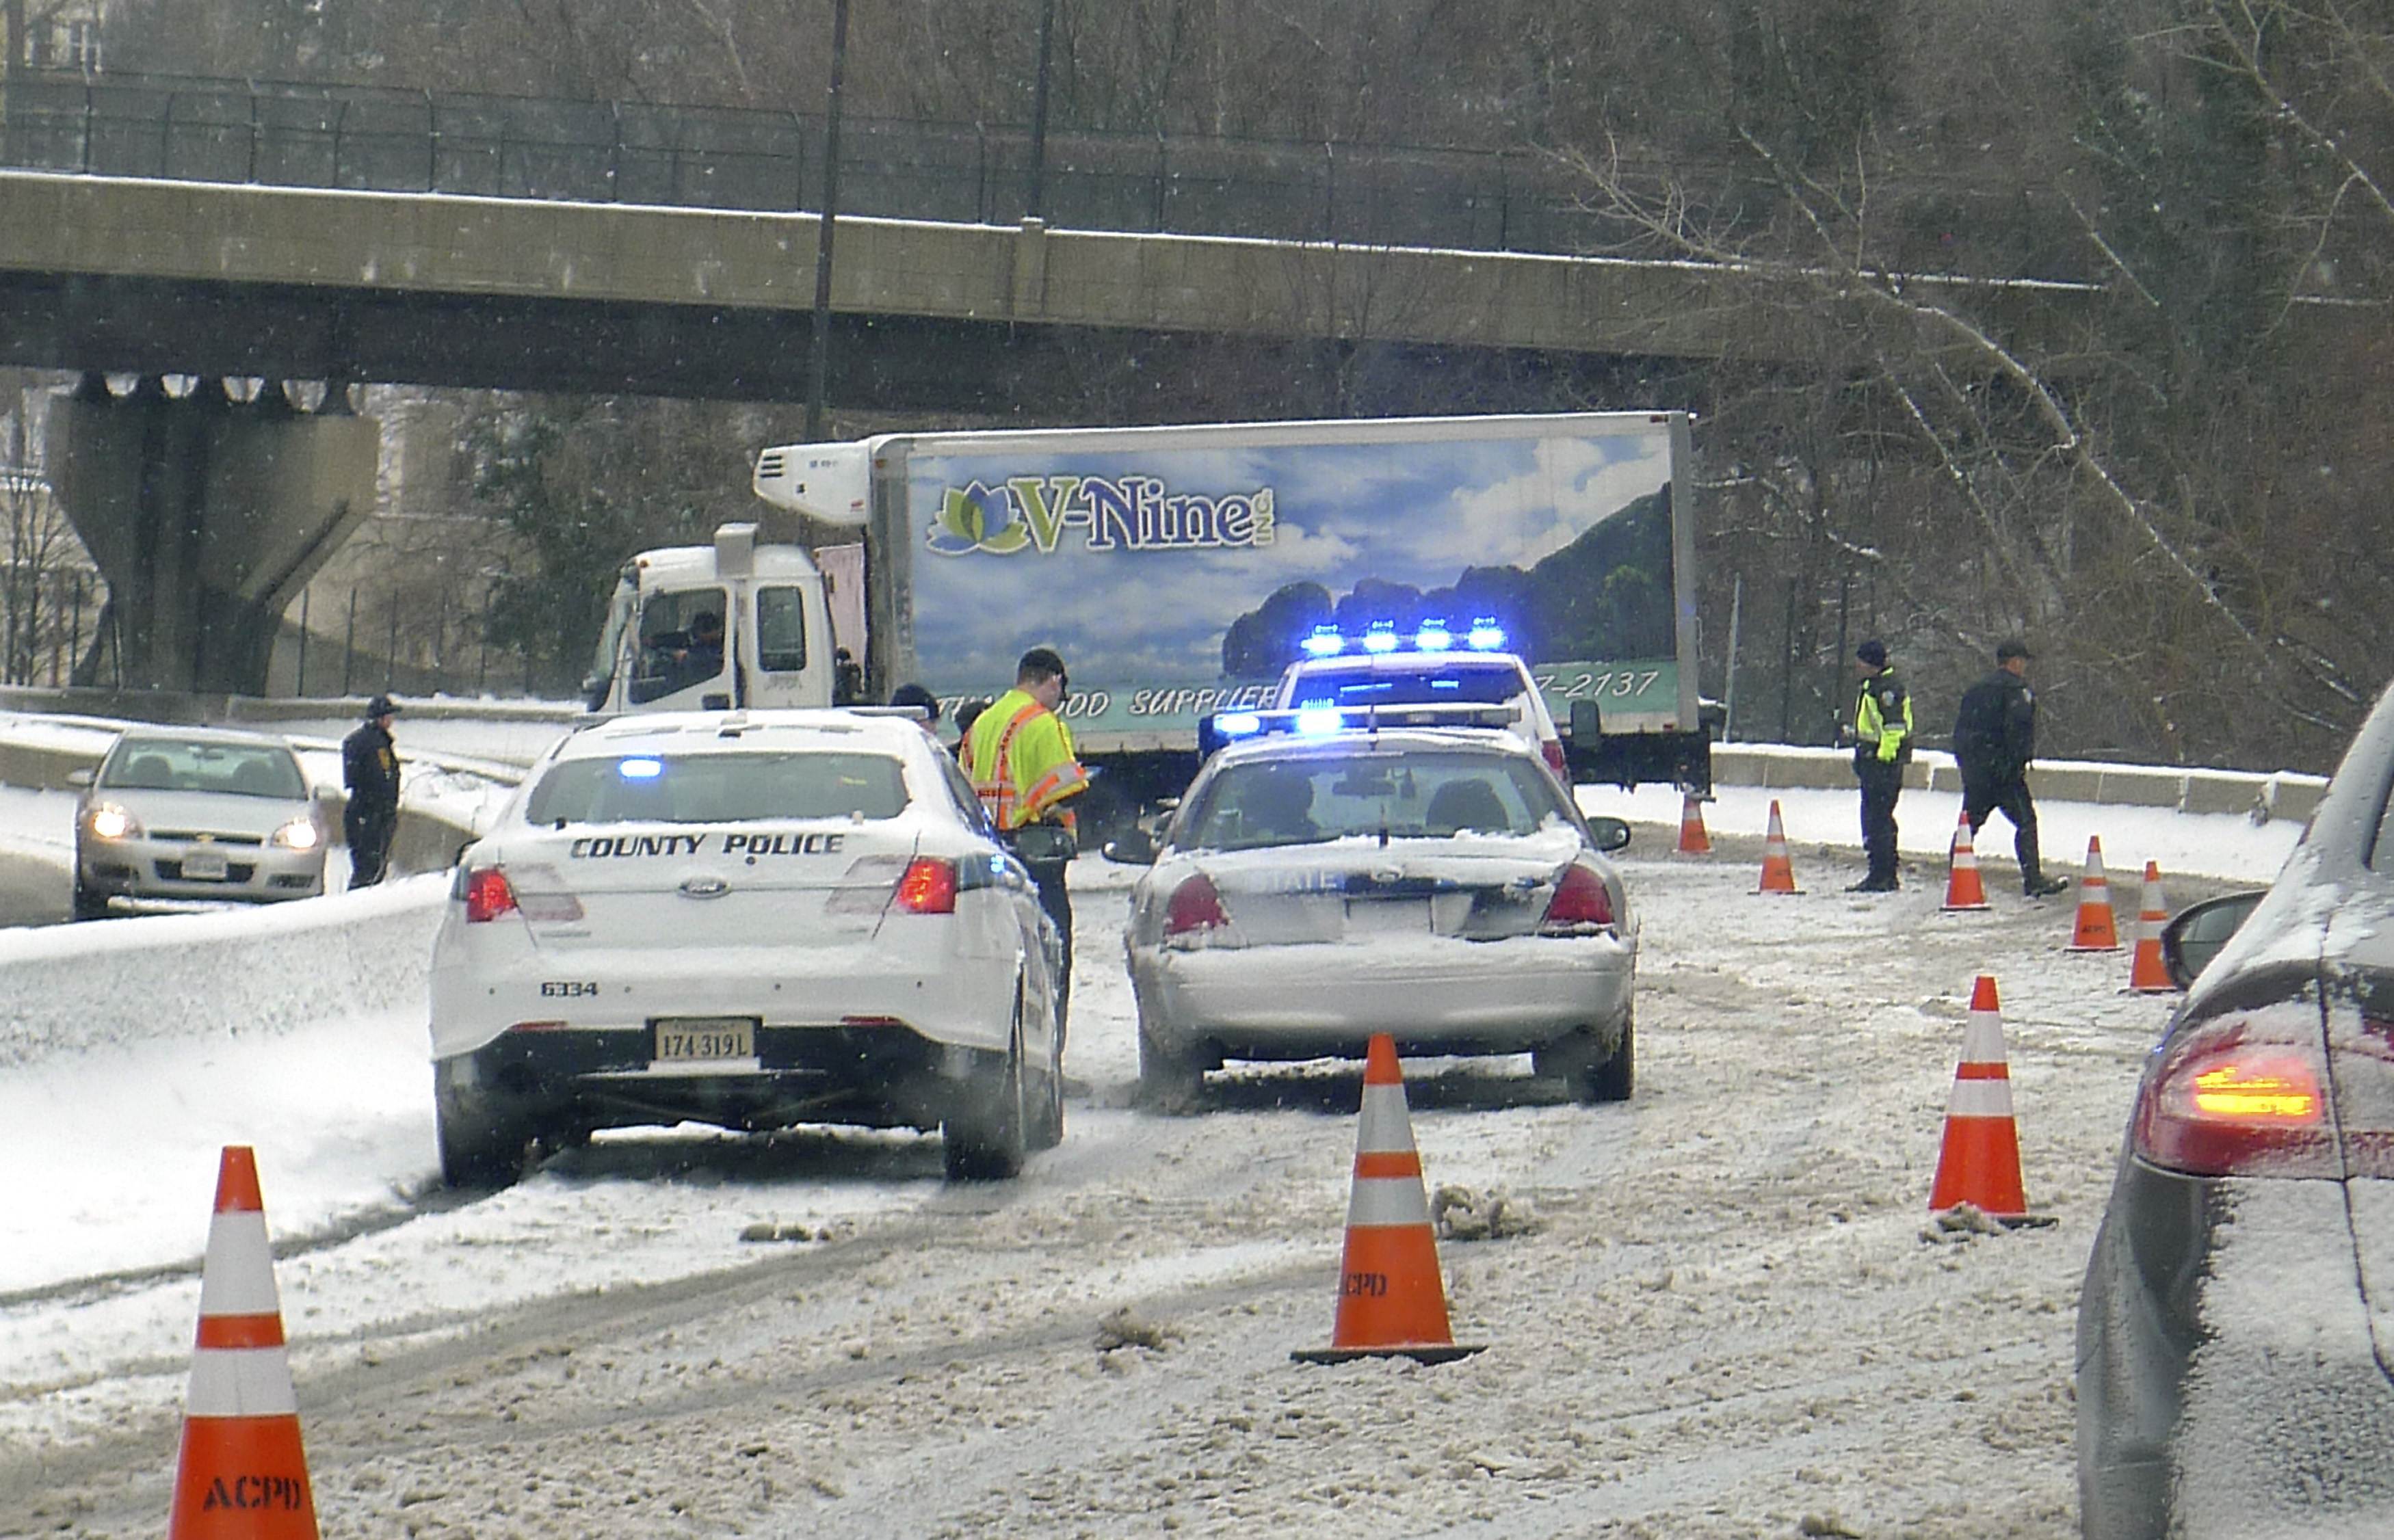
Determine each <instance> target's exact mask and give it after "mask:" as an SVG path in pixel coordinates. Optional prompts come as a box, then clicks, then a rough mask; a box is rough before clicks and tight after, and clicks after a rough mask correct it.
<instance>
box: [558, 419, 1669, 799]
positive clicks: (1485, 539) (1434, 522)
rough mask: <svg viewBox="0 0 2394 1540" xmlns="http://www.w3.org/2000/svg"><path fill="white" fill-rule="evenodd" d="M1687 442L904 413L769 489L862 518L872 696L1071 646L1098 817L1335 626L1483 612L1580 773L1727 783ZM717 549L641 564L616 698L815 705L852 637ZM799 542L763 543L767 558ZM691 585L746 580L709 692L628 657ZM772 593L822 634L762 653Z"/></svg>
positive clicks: (775, 615)
mask: <svg viewBox="0 0 2394 1540" xmlns="http://www.w3.org/2000/svg"><path fill="white" fill-rule="evenodd" d="M1689 464H1690V448H1689V432H1688V421H1687V418H1686V416H1685V415H1683V414H1679V413H1647V412H1634V413H1629V412H1611V413H1571V414H1556V415H1518V416H1486V417H1424V418H1394V419H1375V420H1365V421H1339V422H1280V423H1220V424H1205V425H1200V426H1191V427H1172V428H1069V429H1044V430H1036V431H1027V432H1010V431H1008V432H958V433H916V434H887V435H882V436H880V437H876V438H871V439H865V440H862V441H855V442H848V443H821V444H792V445H784V446H781V447H777V448H772V449H768V450H766V451H765V452H764V453H763V454H760V455H759V456H758V457H757V461H756V477H755V487H756V494H757V495H758V496H760V497H762V498H763V499H764V500H765V501H766V502H767V503H769V504H771V505H773V506H774V507H780V508H784V509H788V510H791V511H793V512H796V513H801V514H805V515H808V516H809V517H811V518H813V519H816V520H826V521H828V522H831V523H833V524H836V525H842V526H851V527H861V528H862V531H863V533H864V540H863V561H862V594H861V596H860V595H859V594H858V592H857V591H856V585H855V584H854V583H853V582H850V583H848V584H845V585H834V586H833V588H832V592H831V594H830V595H829V596H828V602H832V603H836V602H837V601H838V600H839V599H841V598H842V597H843V589H844V590H845V593H844V597H845V598H846V599H848V601H849V602H850V603H851V604H853V603H854V601H855V600H856V599H859V598H860V597H861V599H862V604H861V606H857V607H856V608H855V609H854V610H852V611H851V612H849V614H848V615H845V616H843V617H842V624H841V628H840V629H839V631H838V633H837V636H836V638H835V644H836V645H837V646H839V647H841V648H843V649H845V650H846V651H848V652H850V653H852V654H853V655H854V657H855V658H856V659H857V660H858V661H859V662H860V663H861V664H862V670H863V676H862V685H861V688H862V693H863V696H864V698H866V699H869V700H875V701H881V700H887V699H888V695H889V691H891V690H893V689H894V688H896V687H897V686H898V685H900V684H901V683H905V682H908V681H914V682H918V683H921V684H923V685H926V686H927V687H928V688H929V689H930V690H931V691H933V692H934V693H935V694H936V695H938V696H939V697H940V701H941V703H942V704H943V707H945V708H946V711H947V712H948V713H950V714H952V713H953V709H954V706H955V705H956V704H960V703H962V702H964V701H967V700H970V699H974V698H982V699H994V698H995V697H996V696H998V695H1000V694H1002V693H1004V692H1005V691H1006V689H1007V687H1008V686H1010V685H1011V684H1012V683H1013V670H1014V663H1015V660H1016V659H1017V658H1018V657H1019V656H1020V654H1021V653H1022V652H1023V651H1024V650H1025V649H1026V648H1029V647H1033V646H1036V645H1046V646H1051V647H1054V648H1056V649H1057V650H1058V651H1059V652H1061V653H1062V654H1063V656H1064V659H1065V661H1066V663H1067V664H1068V665H1070V668H1071V687H1072V696H1071V699H1069V700H1068V701H1067V702H1066V703H1065V704H1064V708H1063V714H1064V716H1065V717H1066V719H1067V720H1068V721H1070V722H1071V724H1072V732H1073V736H1074V738H1075V740H1076V741H1077V743H1078V744H1079V746H1080V749H1081V753H1082V757H1083V758H1084V759H1085V761H1087V762H1088V763H1089V764H1090V765H1091V766H1092V767H1093V768H1095V769H1096V770H1098V776H1097V778H1096V780H1095V782H1094V783H1093V784H1092V786H1091V789H1090V792H1089V793H1088V794H1087V796H1086V799H1085V803H1084V809H1085V812H1084V819H1083V823H1084V829H1085V833H1084V837H1085V838H1086V837H1087V830H1088V827H1089V826H1090V825H1092V824H1094V825H1095V826H1097V827H1098V828H1100V829H1103V828H1107V827H1110V826H1111V825H1112V824H1113V823H1116V822H1117V821H1118V820H1119V819H1120V818H1122V817H1124V816H1126V815H1127V814H1128V812H1129V811H1130V810H1132V809H1135V808H1136V807H1137V806H1138V805H1141V804H1145V803H1148V802H1151V801H1153V800H1154V799H1155V798H1157V797H1160V796H1175V795H1177V794H1178V792H1179V791H1180V789H1181V788H1182V787H1183V786H1184V785H1186V784H1187V783H1188V781H1189V778H1190V775H1191V774H1192V773H1193V772H1194V770H1195V768H1196V764H1197V757H1198V749H1197V730H1198V724H1199V722H1200V720H1201V719H1202V718H1204V717H1206V716H1208V715H1210V714H1212V713H1214V712H1217V711H1224V710H1237V709H1246V708H1252V707H1255V706H1257V705H1260V704H1264V702H1265V700H1266V698H1267V697H1268V696H1269V694H1270V693H1271V691H1273V689H1274V687H1275V686H1276V684H1277V683H1278V681H1279V679H1280V677H1281V674H1282V670H1283V668H1284V667H1285V666H1286V665H1288V664H1289V663H1291V662H1292V661H1294V660H1295V659H1296V658H1298V657H1300V656H1302V655H1303V644H1304V641H1305V639H1306V638H1309V637H1314V636H1317V635H1319V634H1320V633H1322V630H1323V629H1324V628H1325V627H1329V628H1335V629H1337V630H1339V631H1342V632H1346V633H1348V634H1353V635H1361V634H1364V633H1366V632H1369V631H1370V630H1372V629H1373V628H1374V627H1375V626H1383V627H1385V626H1394V627H1396V628H1399V629H1401V631H1402V632H1403V633H1404V634H1406V635H1409V636H1410V635H1414V634H1416V633H1417V632H1418V631H1419V630H1420V629H1421V626H1422V623H1423V622H1425V621H1439V620H1444V621H1447V622H1449V623H1450V624H1452V625H1459V626H1465V627H1468V626H1471V625H1475V624H1477V623H1480V622H1482V621H1493V622H1494V623H1495V624H1496V625H1499V626H1500V627H1501V628H1502V630H1503V632H1504V633H1505V635H1506V638H1507V646H1508V647H1509V648H1510V649H1511V650H1513V651H1518V652H1521V653H1522V654H1523V655H1524V656H1525V657H1526V658H1527V659H1528V661H1529V662H1530V664H1531V665H1532V674H1533V676H1534V677H1535V678H1536V680H1537V682H1538V685H1539V687H1540V689H1541V691H1543V692H1544V694H1545V695H1546V699H1547V701H1548V703H1549V704H1550V706H1551V707H1552V710H1553V714H1554V716H1555V717H1556V719H1557V721H1558V722H1559V723H1561V724H1565V725H1567V726H1568V728H1569V736H1570V739H1571V742H1570V744H1569V758H1570V761H1571V764H1572V769H1573V771H1574V773H1575V774H1577V775H1578V776H1579V777H1581V778H1582V779H1587V780H1600V781H1613V782H1619V783H1623V784H1635V783H1638V782H1645V781H1665V782H1677V783H1682V784H1687V785H1690V786H1693V787H1696V788H1698V789H1700V790H1709V789H1710V783H1711V753H1710V747H1709V744H1708V741H1707V735H1706V732H1705V731H1704V727H1703V721H1702V719H1701V718H1700V717H1699V715H1698V702H1697V698H1696V669H1695V602H1694V595H1695V573H1694V567H1693V554H1694V542H1693V536H1692V531H1691V528H1690V520H1689V510H1688V507H1687V495H1688V492H1687V486H1688V483H1687V480H1686V476H1687V467H1688V466H1689ZM719 544H720V543H719V542H718V546H719ZM704 549H705V548H704V547H697V548H695V549H693V550H692V551H690V552H687V553H677V552H650V553H646V554H645V555H644V556H642V557H639V558H635V559H634V560H633V561H632V562H629V563H627V564H626V565H625V588H624V590H622V591H619V593H618V596H617V604H616V610H615V612H614V615H613V617H612V619H611V623H610V632H611V635H613V636H614V638H615V639H614V643H613V646H612V650H609V649H603V648H602V659H603V660H607V661H605V662H602V671H603V670H609V669H612V674H613V676H614V678H613V682H612V683H610V684H609V685H608V686H607V687H606V689H607V691H608V693H607V694H606V696H605V700H604V702H603V703H602V704H605V705H607V706H609V707H610V708H612V709H618V710H638V709H645V708H647V707H649V706H651V705H663V704H693V705H704V704H709V703H710V702H713V701H714V700H716V699H717V698H718V697H725V696H728V697H730V700H731V702H732V703H734V704H737V703H739V702H743V701H744V702H746V703H747V704H804V703H802V702H799V701H796V700H793V699H791V698H789V697H788V696H786V695H776V696H774V697H773V698H772V700H771V701H770V703H769V702H768V701H767V700H766V699H765V698H763V697H762V696H761V694H760V693H759V692H760V691H763V690H765V689H766V688H768V687H770V688H774V689H781V688H783V686H784V685H788V686H795V687H800V688H802V689H803V690H804V691H806V692H807V696H806V699H807V701H808V702H811V703H813V704H827V703H829V702H830V701H831V700H832V699H833V691H834V682H835V675H834V674H833V673H831V672H828V671H825V672H817V671H816V670H815V668H814V666H813V665H814V664H815V663H816V662H818V661H822V660H823V659H824V658H825V656H826V654H827V652H828V649H829V647H830V646H831V645H834V641H833V639H832V638H827V637H825V636H824V635H823V634H822V633H821V632H819V631H817V630H816V629H814V619H815V617H816V616H818V615H820V614H822V612H823V611H824V608H825V605H826V602H827V599H826V596H824V595H822V593H820V592H818V593H817V594H816V595H815V597H814V598H813V599H812V600H811V602H810V604H809V601H808V600H807V599H806V598H805V597H804V596H805V594H806V592H807V589H808V583H807V578H806V573H805V571H803V570H799V569H797V568H796V567H795V566H794V567H793V568H792V570H791V571H790V572H789V573H787V574H785V575H784V576H783V577H781V578H778V579H774V580H770V581H773V582H776V583H778V584H780V585H781V586H786V587H791V588H796V589H797V590H799V598H798V599H796V601H795V602H797V603H800V604H808V605H809V607H808V608H807V609H806V612H805V615H804V617H803V618H802V619H799V620H793V619H792V618H790V614H789V612H788V610H787V608H786V607H785V606H783V607H777V608H774V609H772V610H770V611H767V610H765V609H758V608H757V607H756V603H755V601H753V600H751V599H747V598H744V597H743V595H742V593H740V592H736V591H735V590H734V586H733V584H732V583H731V581H730V580H729V579H728V578H726V577H725V576H724V574H723V561H722V559H721V558H720V553H719V551H718V552H717V554H716V556H715V557H714V559H712V560H711V561H710V560H708V559H701V557H702V553H704ZM784 549H786V548H785V547H779V546H754V547H753V551H752V553H751V554H750V555H749V556H748V557H747V558H746V559H747V560H748V561H749V562H750V563H751V564H752V566H753V568H754V569H755V571H756V573H762V572H763V571H764V568H765V564H766V563H767V560H768V559H769V557H770V558H771V559H774V560H776V561H778V560H779V559H780V556H779V554H778V553H780V552H781V551H783V550H784ZM789 555H790V556H791V557H792V558H794V559H800V560H803V559H804V553H802V552H798V551H796V550H794V549H793V550H789ZM668 558H672V559H671V560H668ZM815 578H816V580H817V582H818V583H819V582H820V578H821V573H815ZM745 581H747V582H749V583H751V584H763V583H766V582H768V581H769V580H768V579H766V578H764V577H762V576H754V577H751V578H749V579H747V580H745ZM692 589H701V590H704V591H705V593H706V595H707V599H706V601H707V602H713V601H715V599H718V598H719V599H721V600H722V601H724V602H726V603H728V604H733V605H736V606H745V607H746V608H743V610H742V614H741V618H742V621H743V624H744V626H745V629H746V633H747V635H748V637H749V638H750V641H749V642H747V643H736V645H735V646H734V647H733V649H731V650H732V651H735V652H738V654H739V663H738V666H735V665H733V664H731V663H727V664H726V665H725V667H724V669H723V671H722V673H721V674H720V675H718V676H717V678H715V679H714V680H713V681H712V682H711V683H709V684H703V685H701V686H698V687H695V688H696V689H697V694H696V695H692V694H691V693H690V691H691V689H692V688H693V687H692V686H691V685H688V684H686V683H678V682H676V681H677V680H678V679H679V676H677V675H674V674H671V673H668V672H664V671H663V670H662V667H659V668H657V669H653V670H651V672H649V673H647V674H638V673H636V674H635V675H634V677H635V678H646V679H648V680H649V682H648V683H646V684H630V685H627V684H625V682H624V679H625V669H626V666H627V663H626V660H632V661H633V663H634V664H635V665H637V661H638V660H640V659H644V658H648V657H650V656H651V655H652V652H654V655H657V656H666V655H669V653H670V652H671V648H670V645H668V647H667V648H666V649H664V650H663V652H655V650H651V649H650V648H648V647H647V645H646V638H651V637H652V636H662V637H664V638H665V639H666V641H667V643H668V644H670V643H671V642H672V640H673V639H674V635H673V634H674V633H675V632H676V631H677V630H679V629H682V628H684V627H686V625H687V623H688V621H689V619H690V616H691V611H692V606H693V604H694V603H696V602H698V601H695V600H691V599H685V598H681V597H678V596H681V595H684V594H686V593H687V592H689V591H691V590H692ZM749 610H755V611H756V612H755V613H754V614H753V615H751V614H749V612H748V611H749ZM652 612H653V614H654V617H655V622H654V624H652V623H651V613H652ZM769 615H770V617H771V619H772V624H773V625H775V626H776V627H777V630H776V631H775V635H776V636H792V635H803V636H804V637H805V638H806V642H805V646H806V654H805V655H806V659H807V660H808V661H807V664H806V665H805V666H802V667H800V668H798V669H796V670H787V669H775V668H772V667H769V666H768V665H769V661H770V657H781V658H787V657H790V656H794V654H793V653H791V652H788V651H787V650H786V649H783V650H775V649H766V648H761V647H756V644H757V643H761V642H762V641H763V639H764V636H765V630H766V625H767V623H768V618H769ZM858 618H861V620H862V632H861V634H859V632H858V631H857V630H856V629H855V628H854V627H855V623H856V620H857V619H858ZM735 642H736V638H735ZM752 647H756V650H755V651H753V652H752V651H751V650H750V649H751V648H752ZM768 654H770V657H769V655H768ZM742 668H745V669H747V670H748V672H747V673H745V674H744V675H743V673H742V672H741V671H740V670H741V669H742ZM669 683H670V684H673V686H674V688H673V690H672V691H669V692H668V694H667V695H661V696H656V697H653V698H650V699H643V698H641V697H642V695H643V692H644V691H654V690H658V689H660V688H661V687H663V686H664V685H666V684H669ZM595 693H596V689H595V687H594V694H595Z"/></svg>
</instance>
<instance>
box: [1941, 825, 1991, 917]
mask: <svg viewBox="0 0 2394 1540" xmlns="http://www.w3.org/2000/svg"><path fill="white" fill-rule="evenodd" d="M1945 907H1946V908H1948V909H1984V908H1987V907H1988V903H1987V885H1986V883H1985V882H1984V881H1983V880H1981V879H1980V876H1979V849H1978V847H1977V846H1975V845H1973V844H1971V843H1970V814H1969V812H1968V811H1967V809H1965V810H1964V812H1963V814H1962V821H1961V822H1960V823H1957V824H1955V825H1954V826H1953V852H1952V855H1951V858H1950V864H1949V868H1948V870H1947V873H1946V876H1945Z"/></svg>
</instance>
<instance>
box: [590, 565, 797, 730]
mask: <svg viewBox="0 0 2394 1540" xmlns="http://www.w3.org/2000/svg"><path fill="white" fill-rule="evenodd" d="M837 671H838V660H837V658H836V656H835V649H834V645H833V641H832V625H831V612H830V608H829V604H828V590H827V585H826V584H825V583H824V581H823V575H822V571H821V570H820V569H819V568H817V567H816V565H815V563H814V560H813V559H812V558H811V557H809V555H808V554H807V552H805V551H804V550H801V549H799V548H798V547H796V546H759V545H757V543H756V525H755V524H726V525H724V526H722V527H721V528H720V529H718V530H717V531H716V532H715V543H714V544H713V545H711V546H666V547H664V548H661V549H658V550H652V551H642V552H641V553H639V554H638V556H635V557H633V558H632V559H630V560H628V561H626V562H625V563H624V567H623V571H622V573H621V574H620V575H619V577H618V578H617V581H616V585H615V593H614V597H613V599H612V600H611V602H610V603H609V605H608V610H607V624H606V626H605V628H604V630H603V631H602V632H601V633H600V635H599V648H598V651H597V652H596V653H595V654H594V655H593V657H592V659H591V665H590V673H589V675H588V677H587V678H585V679H584V680H583V681H582V690H583V702H584V704H585V705H587V706H588V707H589V708H590V709H591V710H593V711H600V712H625V711H724V710H733V709H739V708H745V707H766V706H809V705H830V704H833V697H834V692H835V684H836V679H837Z"/></svg>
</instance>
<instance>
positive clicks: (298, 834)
mask: <svg viewBox="0 0 2394 1540" xmlns="http://www.w3.org/2000/svg"><path fill="white" fill-rule="evenodd" d="M323 837H324V836H322V834H320V833H319V832H317V828H316V821H315V820H314V819H312V818H295V819H293V820H292V821H291V822H290V823H285V824H284V825H283V827H281V828H279V829H277V830H275V831H274V838H273V843H274V844H276V845H279V846H281V847H283V849H286V850H312V849H315V848H316V847H317V846H318V845H319V844H321V843H322V841H323Z"/></svg>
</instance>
